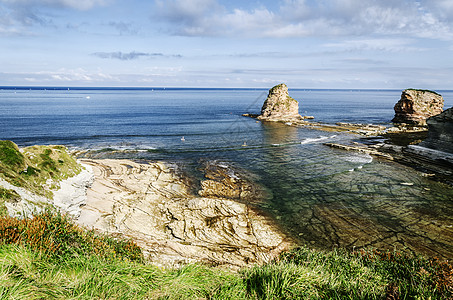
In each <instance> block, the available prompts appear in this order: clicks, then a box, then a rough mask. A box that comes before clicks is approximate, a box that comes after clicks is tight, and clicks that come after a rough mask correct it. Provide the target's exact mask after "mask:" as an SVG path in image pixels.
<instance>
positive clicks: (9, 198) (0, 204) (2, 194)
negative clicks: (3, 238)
mask: <svg viewBox="0 0 453 300" xmlns="http://www.w3.org/2000/svg"><path fill="white" fill-rule="evenodd" d="M19 199H20V196H19V195H18V194H17V193H16V192H15V191H13V190H8V189H5V188H3V187H1V186H0V217H3V216H6V215H7V213H8V211H7V209H6V206H5V202H16V201H18V200H19Z"/></svg>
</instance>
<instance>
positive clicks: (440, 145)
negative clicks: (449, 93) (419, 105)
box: [421, 107, 453, 153]
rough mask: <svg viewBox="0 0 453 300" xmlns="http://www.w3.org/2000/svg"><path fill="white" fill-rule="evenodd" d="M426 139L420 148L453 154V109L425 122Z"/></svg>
mask: <svg viewBox="0 0 453 300" xmlns="http://www.w3.org/2000/svg"><path fill="white" fill-rule="evenodd" d="M427 123H428V138H427V139H426V140H424V141H423V143H422V144H421V145H422V146H425V147H428V148H432V149H436V150H440V151H445V152H450V153H453V107H451V108H449V109H447V110H445V111H444V112H443V113H441V114H439V115H436V116H433V117H431V118H429V119H428V120H427Z"/></svg>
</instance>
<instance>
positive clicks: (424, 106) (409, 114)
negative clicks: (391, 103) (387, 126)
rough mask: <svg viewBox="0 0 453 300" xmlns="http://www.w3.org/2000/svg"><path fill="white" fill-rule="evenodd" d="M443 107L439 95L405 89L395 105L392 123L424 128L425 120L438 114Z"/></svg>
mask: <svg viewBox="0 0 453 300" xmlns="http://www.w3.org/2000/svg"><path fill="white" fill-rule="evenodd" d="M443 107H444V99H443V98H442V96H441V95H439V94H437V93H435V92H431V91H427V90H414V89H407V90H404V91H403V92H402V94H401V99H400V100H399V101H398V102H397V103H396V104H395V107H394V109H395V117H394V118H393V120H392V122H394V123H404V124H409V125H414V126H425V125H426V119H427V118H429V117H432V116H435V115H437V114H440V113H441V112H442V111H443Z"/></svg>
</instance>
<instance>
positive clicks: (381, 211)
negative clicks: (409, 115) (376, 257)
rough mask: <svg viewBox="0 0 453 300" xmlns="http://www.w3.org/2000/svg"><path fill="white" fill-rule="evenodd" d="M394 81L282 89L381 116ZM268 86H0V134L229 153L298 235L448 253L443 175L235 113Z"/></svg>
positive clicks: (320, 107) (320, 116) (312, 101)
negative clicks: (363, 87)
mask: <svg viewBox="0 0 453 300" xmlns="http://www.w3.org/2000/svg"><path fill="white" fill-rule="evenodd" d="M400 93H401V91H358V90H353V91H343V90H341V91H339V90H290V94H291V96H293V97H294V98H295V99H297V100H299V101H300V103H301V104H300V112H301V113H302V114H306V115H313V116H315V118H316V120H318V121H322V122H326V123H335V122H360V123H374V124H384V125H386V124H388V123H389V121H390V119H391V118H392V117H393V105H394V104H395V103H396V101H398V99H399V96H400ZM441 94H443V96H444V98H445V99H446V107H450V106H453V102H452V100H453V92H441ZM265 97H266V91H265V90H231V89H227V90H218V89H208V90H206V89H189V90H188V89H171V90H168V89H154V90H151V89H148V90H140V89H138V90H121V89H118V90H108V89H91V90H69V91H68V90H65V89H61V90H50V89H47V90H14V89H8V90H1V91H0V128H1V133H0V139H10V140H13V141H14V142H16V143H17V144H19V145H21V146H26V145H33V144H64V145H67V146H68V147H70V148H71V149H105V148H112V149H124V150H134V149H135V150H142V151H140V152H135V153H131V152H127V153H126V154H124V156H126V157H130V158H142V159H150V160H171V161H178V162H180V163H181V164H183V165H186V166H187V167H188V169H190V168H192V169H196V167H197V166H198V164H199V162H200V160H204V159H218V160H222V161H226V162H229V163H231V164H234V165H236V166H239V167H241V168H244V169H246V170H247V171H250V172H251V173H253V174H255V177H256V180H257V181H258V182H259V183H261V184H263V185H264V186H265V187H266V188H267V189H268V190H269V193H270V195H271V197H269V199H267V201H266V202H264V203H260V204H258V206H259V207H260V208H261V209H263V210H264V211H265V212H266V213H268V214H270V215H271V216H272V217H273V218H274V219H275V220H276V222H277V223H278V224H279V225H281V226H282V229H283V230H285V231H287V232H288V233H289V234H291V235H292V236H293V237H294V238H295V239H297V240H298V241H299V242H300V243H301V244H309V245H312V246H313V247H318V248H331V247H336V246H341V247H348V248H351V247H360V246H365V245H371V246H375V247H379V248H391V249H392V248H394V247H396V248H398V249H403V248H406V249H408V250H409V251H417V252H422V253H426V254H430V255H437V256H440V257H443V258H450V259H451V258H453V201H452V199H453V188H452V187H451V186H447V185H444V184H442V183H438V182H434V181H432V180H430V179H428V178H426V177H424V176H423V174H422V173H420V172H418V171H415V170H413V169H412V168H409V167H405V166H402V165H399V164H396V163H393V162H389V161H385V160H380V159H376V158H372V157H370V156H368V155H364V154H358V153H351V152H344V151H342V150H337V149H331V148H328V147H326V146H324V145H323V143H324V142H344V141H347V140H350V139H354V138H357V137H355V136H351V135H348V134H335V133H329V132H322V131H317V130H310V129H305V128H294V127H288V126H284V125H281V124H266V123H261V122H256V120H254V119H251V118H245V117H242V116H241V114H242V113H245V112H251V113H257V112H259V110H260V107H261V105H262V103H263V101H264V99H265ZM182 137H184V139H183V140H182ZM244 143H245V144H246V145H247V146H246V147H244V146H243V144H244ZM109 153H110V152H109V151H106V152H103V154H102V155H104V156H108V155H109ZM102 155H101V156H102Z"/></svg>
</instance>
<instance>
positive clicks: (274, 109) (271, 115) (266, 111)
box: [257, 83, 304, 122]
mask: <svg viewBox="0 0 453 300" xmlns="http://www.w3.org/2000/svg"><path fill="white" fill-rule="evenodd" d="M257 119H259V120H264V121H281V122H291V121H301V120H303V119H304V118H303V117H302V116H301V115H300V114H299V102H297V100H295V99H293V98H291V97H290V96H289V94H288V87H287V86H286V84H284V83H282V84H279V85H276V86H274V87H273V88H271V89H270V90H269V94H268V96H267V99H266V101H264V104H263V107H262V108H261V114H260V115H259V116H258V117H257Z"/></svg>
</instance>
